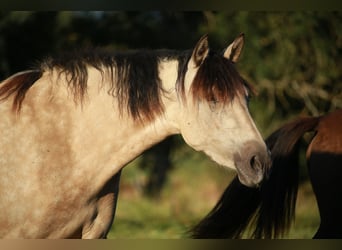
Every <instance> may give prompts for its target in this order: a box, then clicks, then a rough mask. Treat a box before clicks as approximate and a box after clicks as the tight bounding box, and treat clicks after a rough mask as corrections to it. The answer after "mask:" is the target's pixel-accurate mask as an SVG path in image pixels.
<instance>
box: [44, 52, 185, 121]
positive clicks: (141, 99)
mask: <svg viewBox="0 0 342 250" xmlns="http://www.w3.org/2000/svg"><path fill="white" fill-rule="evenodd" d="M189 57H190V53H188V52H179V51H172V50H137V51H129V52H125V53H109V52H108V51H103V50H90V51H81V52H74V53H68V54H65V55H63V56H60V57H57V58H49V59H47V60H45V61H44V62H43V63H42V64H41V66H40V69H41V70H42V71H45V70H52V69H53V68H58V69H60V74H61V73H65V74H66V79H67V82H68V84H69V87H70V88H71V89H72V91H73V92H74V94H75V96H76V97H77V98H78V99H80V100H82V99H83V97H84V95H85V94H86V92H87V80H88V71H87V66H92V67H94V68H96V69H97V70H99V71H100V72H101V73H102V75H104V74H105V73H106V72H105V71H107V72H108V73H109V74H110V76H111V83H110V88H109V90H108V93H109V94H110V95H112V96H113V97H115V98H117V99H118V104H119V108H120V110H123V109H124V108H125V107H127V111H128V112H129V113H130V114H131V115H132V117H133V118H134V119H142V118H147V119H148V120H151V119H153V118H154V117H155V116H156V115H158V114H161V113H162V112H163V105H162V103H161V98H160V97H161V92H163V91H164V90H163V89H162V85H161V79H160V78H159V71H158V64H159V61H160V60H162V59H174V60H177V61H178V62H179V68H178V78H179V79H178V81H183V79H184V74H185V72H186V62H187V61H188V58H189Z"/></svg>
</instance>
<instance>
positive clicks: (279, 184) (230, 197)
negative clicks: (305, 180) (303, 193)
mask: <svg viewBox="0 0 342 250" xmlns="http://www.w3.org/2000/svg"><path fill="white" fill-rule="evenodd" d="M318 122H319V117H308V118H300V119H298V120H296V121H294V122H291V123H288V124H286V125H284V126H283V127H281V128H279V129H278V130H276V131H275V132H273V133H272V134H271V135H270V136H269V137H268V138H267V139H266V144H267V146H268V147H269V149H270V151H271V155H272V168H271V173H270V176H269V178H268V179H267V180H265V181H264V182H263V183H262V184H261V186H260V188H259V189H256V188H248V187H246V186H243V185H242V184H241V183H240V182H239V180H238V177H235V178H234V179H233V180H232V182H231V183H230V184H229V185H228V187H227V188H226V189H225V191H224V193H223V194H222V196H221V198H220V199H219V201H218V202H217V204H216V205H215V207H214V208H213V209H212V210H211V212H210V213H209V214H208V215H207V216H206V217H205V218H204V219H202V221H200V222H199V223H198V224H197V225H195V226H194V227H193V228H192V229H191V230H190V231H189V233H190V234H191V236H192V237H193V238H241V237H242V236H243V233H244V231H245V230H246V229H247V227H249V229H250V230H251V231H253V233H252V237H253V238H277V237H279V236H282V235H283V234H284V233H285V232H286V231H288V229H289V228H290V226H291V222H292V221H293V219H294V215H295V204H296V199H297V191H298V173H299V171H298V170H299V168H298V155H299V142H300V138H301V137H302V136H303V134H304V133H306V132H309V131H313V130H314V129H315V128H316V126H317V124H318ZM253 228H254V229H253Z"/></svg>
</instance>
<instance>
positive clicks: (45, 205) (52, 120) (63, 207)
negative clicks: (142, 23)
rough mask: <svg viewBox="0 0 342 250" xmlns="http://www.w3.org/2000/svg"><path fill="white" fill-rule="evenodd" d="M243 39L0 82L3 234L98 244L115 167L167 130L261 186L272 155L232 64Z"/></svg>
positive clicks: (76, 64) (72, 65)
mask: <svg viewBox="0 0 342 250" xmlns="http://www.w3.org/2000/svg"><path fill="white" fill-rule="evenodd" d="M243 44H244V36H243V35H240V36H239V37H237V38H236V39H235V40H234V41H233V43H232V44H230V45H229V46H228V47H227V48H226V49H225V50H224V51H223V52H222V53H220V52H215V51H212V50H210V49H209V44H208V39H207V36H204V37H202V38H201V39H200V40H199V42H198V43H197V44H196V46H195V47H194V49H193V50H192V51H183V52H176V51H133V52H126V53H115V54H109V53H103V52H99V51H98V52H96V51H92V52H88V53H83V54H80V53H75V54H69V55H64V56H61V57H59V58H50V59H47V60H45V61H43V62H42V63H41V64H40V65H39V66H38V67H37V68H36V69H33V70H29V71H25V72H20V73H17V74H15V75H13V76H11V77H9V78H8V79H6V80H4V81H3V82H2V83H1V84H0V100H1V102H0V117H1V119H0V138H1V139H0V211H1V213H0V237H2V238H72V237H74V238H76V237H77V238H105V237H106V235H107V233H108V231H109V229H110V227H111V225H112V222H113V219H114V214H115V207H116V202H117V196H118V191H119V190H118V185H119V180H120V171H121V169H122V168H123V167H124V166H125V165H126V164H127V163H129V162H130V161H132V160H133V159H134V158H136V157H137V156H138V155H140V154H141V153H142V152H143V151H144V150H146V149H147V148H149V147H151V146H152V145H154V144H155V143H157V142H160V141H162V140H163V139H164V138H166V137H167V136H169V135H172V134H181V135H182V136H183V138H184V140H185V141H186V143H187V144H188V145H190V146H191V147H192V148H194V149H195V150H198V151H203V152H205V153H206V154H207V155H208V156H209V157H211V158H212V159H213V160H214V161H216V162H217V163H218V164H220V165H222V166H224V167H228V168H234V169H236V170H237V172H238V176H239V178H240V180H241V182H242V183H244V184H245V185H247V186H255V185H258V184H259V183H260V182H261V181H262V180H263V178H264V176H265V175H266V174H267V171H268V169H269V166H270V158H269V154H268V150H267V147H266V145H265V142H264V141H263V139H262V137H261V135H260V133H259V131H258V130H257V128H256V126H255V124H254V122H253V120H252V118H251V117H250V114H249V111H248V103H247V100H248V95H249V94H250V93H249V92H250V86H249V85H248V84H247V83H246V81H244V80H243V78H242V77H241V76H240V75H239V73H238V72H237V70H236V69H235V62H236V61H237V60H238V58H239V55H240V52H241V50H242V47H243Z"/></svg>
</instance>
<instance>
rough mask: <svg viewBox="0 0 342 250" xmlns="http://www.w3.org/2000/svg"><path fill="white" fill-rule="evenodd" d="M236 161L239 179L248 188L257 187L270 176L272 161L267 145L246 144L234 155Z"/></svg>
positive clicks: (257, 143)
mask: <svg viewBox="0 0 342 250" xmlns="http://www.w3.org/2000/svg"><path fill="white" fill-rule="evenodd" d="M234 161H235V164H236V170H237V173H238V178H239V180H240V182H241V183H242V184H243V185H245V186H247V187H257V186H259V184H260V183H261V182H262V181H263V180H264V179H266V178H267V177H268V176H269V171H270V168H271V163H272V161H271V157H270V152H269V150H267V147H266V145H265V144H260V143H259V142H256V141H249V142H247V143H245V144H244V146H243V148H242V149H241V151H240V152H239V153H237V154H234Z"/></svg>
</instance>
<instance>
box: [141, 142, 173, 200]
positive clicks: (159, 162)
mask: <svg viewBox="0 0 342 250" xmlns="http://www.w3.org/2000/svg"><path fill="white" fill-rule="evenodd" d="M172 140H173V138H172V137H169V138H167V139H165V140H164V141H162V142H160V143H159V144H157V145H155V146H154V147H152V148H151V149H150V150H149V151H147V152H146V154H145V155H144V158H143V162H142V165H141V167H143V168H145V167H149V166H151V165H152V166H151V170H150V174H149V179H148V181H147V184H146V187H145V194H146V195H148V196H150V197H158V196H159V195H160V192H161V190H162V188H163V187H164V185H165V183H166V180H167V174H168V172H169V170H170V169H171V168H172V165H171V161H170V151H171V148H172Z"/></svg>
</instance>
